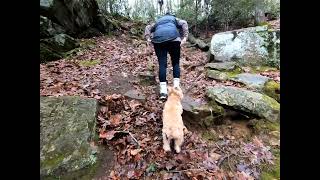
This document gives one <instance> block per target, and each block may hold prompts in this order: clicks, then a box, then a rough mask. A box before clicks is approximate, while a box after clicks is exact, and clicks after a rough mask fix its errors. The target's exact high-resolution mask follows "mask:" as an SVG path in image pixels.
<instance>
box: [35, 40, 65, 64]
mask: <svg viewBox="0 0 320 180" xmlns="http://www.w3.org/2000/svg"><path fill="white" fill-rule="evenodd" d="M62 57H63V55H62V54H61V53H59V52H57V51H55V50H53V49H52V48H50V47H49V46H47V45H46V44H44V43H40V62H41V63H42V62H48V61H53V60H57V59H61V58H62Z"/></svg>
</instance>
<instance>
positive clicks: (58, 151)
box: [40, 97, 97, 179]
mask: <svg viewBox="0 0 320 180" xmlns="http://www.w3.org/2000/svg"><path fill="white" fill-rule="evenodd" d="M96 115H97V101H96V100H95V99H89V98H80V97H58V98H55V97H40V176H41V177H42V178H44V179H45V177H60V176H64V175H66V174H70V173H74V172H75V171H80V170H81V169H86V168H90V167H92V166H93V165H94V164H95V163H96V160H97V149H96V148H94V146H92V145H91V144H90V142H91V141H93V137H94V135H95V123H96ZM42 178H41V179H42Z"/></svg>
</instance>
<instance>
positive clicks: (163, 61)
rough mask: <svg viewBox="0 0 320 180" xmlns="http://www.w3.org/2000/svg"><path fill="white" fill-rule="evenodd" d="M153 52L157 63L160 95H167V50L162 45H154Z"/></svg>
mask: <svg viewBox="0 0 320 180" xmlns="http://www.w3.org/2000/svg"><path fill="white" fill-rule="evenodd" d="M154 50H155V52H156V55H157V58H158V62H159V81H160V93H164V94H167V78H166V75H167V54H168V51H167V48H166V47H165V44H164V43H155V44H154Z"/></svg>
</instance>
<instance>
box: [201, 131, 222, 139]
mask: <svg viewBox="0 0 320 180" xmlns="http://www.w3.org/2000/svg"><path fill="white" fill-rule="evenodd" d="M201 136H202V138H203V139H205V140H207V141H217V140H218V137H217V134H216V133H214V132H212V131H204V132H202V134H201Z"/></svg>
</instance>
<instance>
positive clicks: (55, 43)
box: [40, 34, 79, 52]
mask: <svg viewBox="0 0 320 180" xmlns="http://www.w3.org/2000/svg"><path fill="white" fill-rule="evenodd" d="M40 42H42V43H44V44H46V45H47V46H50V48H51V49H54V50H55V51H57V52H67V51H70V50H72V49H74V48H77V47H79V44H78V43H77V41H76V40H75V39H74V38H72V37H71V36H69V35H67V34H57V35H55V36H53V37H52V38H48V39H41V40H40Z"/></svg>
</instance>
